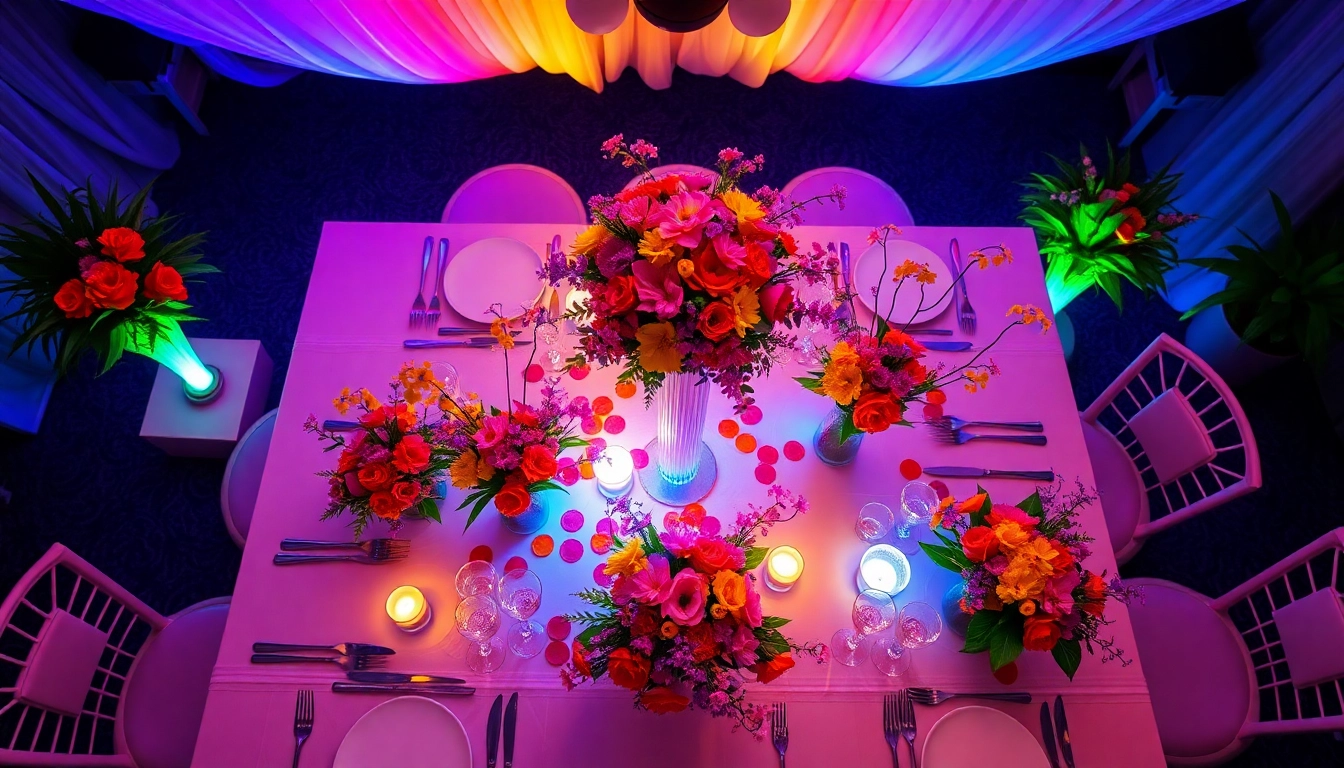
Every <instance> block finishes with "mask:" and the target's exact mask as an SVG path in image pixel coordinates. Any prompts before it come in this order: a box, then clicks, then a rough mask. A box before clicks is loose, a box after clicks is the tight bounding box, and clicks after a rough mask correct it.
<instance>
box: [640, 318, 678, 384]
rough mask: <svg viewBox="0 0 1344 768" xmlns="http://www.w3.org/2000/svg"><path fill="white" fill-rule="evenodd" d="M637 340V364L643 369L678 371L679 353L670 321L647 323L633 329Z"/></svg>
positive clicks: (665, 371)
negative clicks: (637, 328)
mask: <svg viewBox="0 0 1344 768" xmlns="http://www.w3.org/2000/svg"><path fill="white" fill-rule="evenodd" d="M635 338H636V339H637V340H638V341H639V364H640V365H642V366H644V369H645V370H648V371H658V372H659V373H679V372H680V371H681V353H680V352H678V351H677V330H676V329H675V328H673V327H672V324H671V323H668V322H661V323H648V324H646V325H641V326H640V327H639V330H637V331H635Z"/></svg>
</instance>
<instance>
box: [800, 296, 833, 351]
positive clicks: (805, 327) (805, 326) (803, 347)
mask: <svg viewBox="0 0 1344 768" xmlns="http://www.w3.org/2000/svg"><path fill="white" fill-rule="evenodd" d="M793 286H794V290H795V291H796V293H797V296H798V303H799V304H808V303H811V302H813V301H820V302H827V301H833V300H834V299H835V292H834V291H833V290H832V289H831V286H830V285H828V284H827V283H826V282H825V281H822V282H818V283H816V284H809V283H808V282H807V281H806V280H799V281H796V282H794V283H793ZM823 328H825V326H824V325H823V324H821V323H819V322H817V321H816V320H813V319H811V318H805V319H804V320H803V321H802V322H801V323H799V325H798V330H799V334H798V337H797V343H796V344H794V347H793V348H794V351H795V353H796V355H797V360H798V362H800V363H803V364H804V365H814V364H816V363H819V362H821V352H822V346H820V345H818V344H817V342H816V339H815V338H814V337H815V336H816V334H818V333H820V332H821V331H822V329H823Z"/></svg>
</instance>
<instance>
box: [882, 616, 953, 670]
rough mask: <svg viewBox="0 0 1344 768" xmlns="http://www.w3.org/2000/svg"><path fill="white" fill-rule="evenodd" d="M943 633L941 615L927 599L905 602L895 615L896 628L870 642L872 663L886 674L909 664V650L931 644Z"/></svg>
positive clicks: (907, 667) (903, 668)
mask: <svg viewBox="0 0 1344 768" xmlns="http://www.w3.org/2000/svg"><path fill="white" fill-rule="evenodd" d="M942 633H943V617H942V616H939V615H938V611H936V610H934V608H933V606H931V605H929V604H928V603H920V602H914V603H907V604H906V606H905V607H904V608H902V609H901V613H900V616H899V617H898V618H897V619H896V631H895V632H893V633H892V634H890V635H888V636H886V637H883V638H881V639H880V640H878V641H877V642H876V643H874V644H873V664H874V665H875V666H876V667H877V668H878V669H879V670H881V671H882V673H883V674H885V675H888V676H890V677H897V676H899V675H902V674H905V671H906V670H907V669H909V668H910V653H909V651H913V650H916V649H918V648H925V647H927V646H930V645H933V643H934V641H935V640H937V639H938V637H939V636H940V635H941V634H942Z"/></svg>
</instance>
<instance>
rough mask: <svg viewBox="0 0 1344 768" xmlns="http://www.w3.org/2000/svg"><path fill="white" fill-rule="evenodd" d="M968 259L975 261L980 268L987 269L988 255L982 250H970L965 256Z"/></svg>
mask: <svg viewBox="0 0 1344 768" xmlns="http://www.w3.org/2000/svg"><path fill="white" fill-rule="evenodd" d="M966 258H967V260H968V261H972V262H975V263H976V264H977V265H979V267H980V268H981V269H989V257H988V256H986V255H985V252H984V251H971V253H970V255H968V256H967V257H966Z"/></svg>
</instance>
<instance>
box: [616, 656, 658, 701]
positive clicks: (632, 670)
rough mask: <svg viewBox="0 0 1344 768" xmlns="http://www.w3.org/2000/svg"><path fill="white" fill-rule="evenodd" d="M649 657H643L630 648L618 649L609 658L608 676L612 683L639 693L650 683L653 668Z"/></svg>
mask: <svg viewBox="0 0 1344 768" xmlns="http://www.w3.org/2000/svg"><path fill="white" fill-rule="evenodd" d="M652 666H653V665H652V664H651V663H650V662H649V658H648V657H647V656H641V655H640V654H638V653H635V652H634V651H632V650H630V649H629V648H617V649H616V650H614V651H612V652H611V655H610V656H608V657H607V675H609V676H610V677H611V682H613V683H615V684H617V685H619V686H621V687H622V688H629V689H630V690H632V691H638V690H639V689H640V688H643V687H644V686H645V685H647V684H648V682H649V669H651V668H652Z"/></svg>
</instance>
